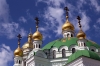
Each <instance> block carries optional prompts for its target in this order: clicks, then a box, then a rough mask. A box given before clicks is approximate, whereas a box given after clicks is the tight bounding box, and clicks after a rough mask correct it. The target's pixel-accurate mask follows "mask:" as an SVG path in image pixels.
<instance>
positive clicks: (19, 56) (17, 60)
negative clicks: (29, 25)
mask: <svg viewBox="0 0 100 66" xmlns="http://www.w3.org/2000/svg"><path fill="white" fill-rule="evenodd" d="M17 37H18V38H19V39H18V48H17V49H16V50H15V51H14V55H15V57H14V66H23V51H22V49H21V48H20V40H21V38H22V37H21V35H20V34H19V35H18V36H17Z"/></svg>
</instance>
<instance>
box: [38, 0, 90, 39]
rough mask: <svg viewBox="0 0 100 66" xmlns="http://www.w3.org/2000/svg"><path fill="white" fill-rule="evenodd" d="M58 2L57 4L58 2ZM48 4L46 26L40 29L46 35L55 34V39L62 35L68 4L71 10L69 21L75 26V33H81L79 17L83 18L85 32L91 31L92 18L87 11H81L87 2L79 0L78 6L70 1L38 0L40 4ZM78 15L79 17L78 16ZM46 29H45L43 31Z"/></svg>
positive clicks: (44, 15) (45, 18) (45, 12)
mask: <svg viewBox="0 0 100 66" xmlns="http://www.w3.org/2000/svg"><path fill="white" fill-rule="evenodd" d="M56 1H57V2H56ZM39 2H42V3H46V4H47V7H46V8H45V10H44V14H42V15H43V18H44V23H45V26H43V27H42V29H40V30H41V31H43V33H45V34H48V35H50V34H49V32H50V33H55V34H56V35H55V37H58V36H61V35H62V25H63V24H64V22H65V20H66V19H65V15H64V14H65V12H64V7H65V6H66V4H67V7H68V8H69V10H70V11H69V21H70V22H71V23H72V24H73V25H74V26H75V29H76V30H75V32H76V31H79V27H78V21H77V19H76V18H77V16H78V15H79V16H80V17H81V24H82V29H83V31H84V32H86V31H87V30H89V29H90V25H89V23H90V20H91V19H90V17H89V16H88V15H87V12H86V10H83V9H81V8H82V7H83V5H84V4H87V2H86V1H83V0H78V1H77V2H76V6H75V5H72V4H71V3H69V2H68V1H65V0H63V1H61V0H38V3H39ZM76 15H77V16H76ZM43 28H44V29H43Z"/></svg>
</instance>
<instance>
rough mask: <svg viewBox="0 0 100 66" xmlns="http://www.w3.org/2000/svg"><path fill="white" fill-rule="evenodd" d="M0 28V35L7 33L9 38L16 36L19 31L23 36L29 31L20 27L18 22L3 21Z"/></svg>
mask: <svg viewBox="0 0 100 66" xmlns="http://www.w3.org/2000/svg"><path fill="white" fill-rule="evenodd" d="M0 30H1V31H0V35H1V36H2V35H5V36H7V38H8V39H12V38H15V37H16V36H17V34H19V33H20V34H21V35H22V37H25V36H27V31H25V30H24V29H23V28H20V26H19V24H18V23H16V22H12V23H11V22H10V23H1V26H0Z"/></svg>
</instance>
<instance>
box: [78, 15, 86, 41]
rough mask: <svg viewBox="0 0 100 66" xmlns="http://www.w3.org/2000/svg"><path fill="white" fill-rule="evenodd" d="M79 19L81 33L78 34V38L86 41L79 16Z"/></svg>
mask: <svg viewBox="0 0 100 66" xmlns="http://www.w3.org/2000/svg"><path fill="white" fill-rule="evenodd" d="M77 19H78V20H79V22H78V24H79V28H80V31H79V32H78V34H77V38H78V39H85V38H86V34H85V33H84V32H83V31H82V28H81V27H82V26H81V24H80V20H81V19H80V17H79V16H78V17H77Z"/></svg>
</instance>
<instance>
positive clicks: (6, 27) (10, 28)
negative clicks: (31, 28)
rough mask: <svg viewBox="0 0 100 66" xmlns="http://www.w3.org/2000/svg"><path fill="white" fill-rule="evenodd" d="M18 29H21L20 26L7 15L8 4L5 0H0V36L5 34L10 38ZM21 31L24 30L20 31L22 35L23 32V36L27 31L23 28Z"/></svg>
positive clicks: (17, 32) (13, 36)
mask: <svg viewBox="0 0 100 66" xmlns="http://www.w3.org/2000/svg"><path fill="white" fill-rule="evenodd" d="M23 20H24V19H23ZM24 22H25V20H24ZM20 31H22V27H21V26H20V25H19V24H18V23H16V22H13V21H12V19H11V16H10V15H9V5H8V4H7V2H6V0H0V36H2V35H4V36H7V38H9V39H12V38H15V36H16V35H17V34H19V32H20ZM23 31H24V32H25V33H22V35H23V34H24V35H23V37H24V36H25V34H27V33H26V31H25V29H23Z"/></svg>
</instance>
